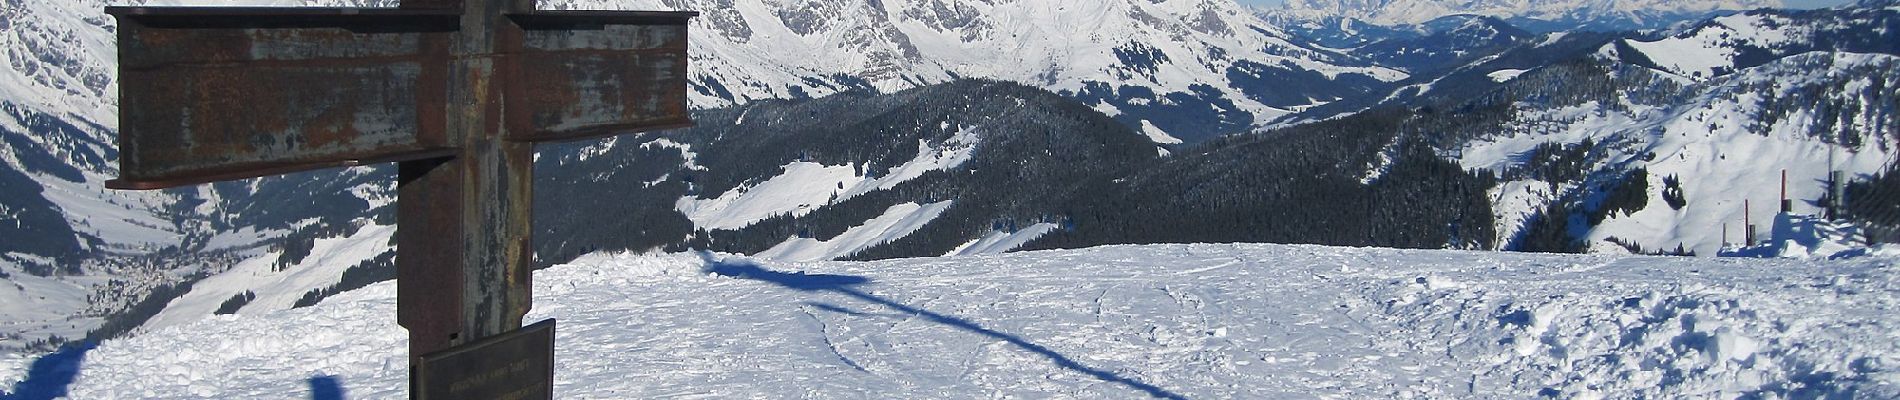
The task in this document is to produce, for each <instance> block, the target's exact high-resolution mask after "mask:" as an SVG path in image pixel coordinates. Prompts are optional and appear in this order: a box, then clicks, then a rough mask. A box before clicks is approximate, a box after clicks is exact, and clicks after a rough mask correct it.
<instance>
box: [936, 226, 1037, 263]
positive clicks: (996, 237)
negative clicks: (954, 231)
mask: <svg viewBox="0 0 1900 400" xmlns="http://www.w3.org/2000/svg"><path fill="white" fill-rule="evenodd" d="M1057 228H1061V226H1059V225H1056V224H1053V223H1048V222H1043V223H1038V224H1035V225H1030V226H1029V227H1027V228H1023V229H1019V230H1016V231H1015V232H1004V231H994V232H990V233H989V234H987V235H983V237H980V238H977V239H976V240H971V241H970V242H969V243H964V244H963V245H960V246H957V248H956V249H955V250H950V252H949V253H947V254H944V256H946V257H948V256H972V255H979V254H1003V253H1006V252H1009V251H1010V250H1015V249H1016V248H1019V247H1023V245H1025V244H1029V242H1030V241H1032V240H1036V239H1038V238H1041V237H1042V236H1043V235H1047V234H1049V232H1054V231H1055V230H1056V229H1057Z"/></svg>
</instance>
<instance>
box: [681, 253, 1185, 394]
mask: <svg viewBox="0 0 1900 400" xmlns="http://www.w3.org/2000/svg"><path fill="white" fill-rule="evenodd" d="M700 259H702V260H704V261H705V262H706V268H705V272H710V273H714V274H719V275H720V276H726V277H732V278H739V279H750V280H755V281H763V282H767V283H771V284H774V285H779V286H783V287H785V288H788V289H795V290H801V291H811V292H821V291H822V292H832V293H838V294H843V295H846V296H851V297H854V298H857V299H859V300H864V301H867V302H871V303H875V304H879V305H883V306H885V307H890V308H892V309H895V310H898V311H901V312H904V313H907V314H911V315H916V316H919V317H923V318H924V319H927V320H930V321H931V322H936V323H939V324H944V325H946V326H951V327H955V328H957V329H962V330H965V331H969V332H971V333H975V334H979V335H983V336H988V337H990V338H993V339H996V340H1001V341H1003V342H1007V343H1009V344H1013V345H1016V347H1020V348H1022V349H1023V350H1028V351H1029V352H1032V353H1036V354H1040V355H1042V356H1043V357H1048V358H1049V361H1052V362H1055V363H1056V365H1057V366H1061V367H1062V368H1066V369H1069V370H1072V371H1075V372H1080V373H1083V374H1087V375H1089V376H1093V377H1095V378H1096V379H1101V380H1103V381H1106V382H1114V383H1119V384H1122V385H1126V386H1128V387H1130V388H1134V389H1135V390H1140V391H1142V392H1146V393H1148V395H1150V396H1154V397H1157V398H1163V399H1186V398H1185V397H1181V395H1178V394H1174V393H1173V392H1169V391H1167V390H1165V389H1162V388H1160V387H1156V386H1155V385H1150V384H1147V383H1143V382H1141V381H1138V380H1134V379H1131V378H1127V377H1123V376H1121V375H1116V374H1115V373H1113V372H1108V371H1103V370H1099V369H1095V368H1090V367H1089V366H1087V365H1082V363H1080V362H1076V361H1075V360H1074V359H1071V358H1069V356H1065V355H1062V353H1057V352H1056V351H1055V350H1051V349H1049V348H1048V347H1044V346H1042V345H1039V344H1035V343H1033V342H1030V341H1028V340H1023V338H1021V337H1017V336H1015V335H1010V334H1007V333H1003V332H997V331H995V330H992V329H989V328H984V327H983V326H982V325H977V324H976V323H975V322H970V321H969V320H966V319H962V318H957V317H953V316H948V315H943V314H938V313H935V312H931V311H930V310H925V309H920V308H916V307H911V306H907V305H904V304H899V303H897V302H894V301H890V300H888V299H885V298H882V297H877V296H873V295H871V294H868V293H865V292H863V291H860V290H858V289H857V288H856V286H859V285H864V284H867V283H871V279H870V278H865V277H862V276H850V275H822V274H805V273H785V272H778V271H772V270H768V269H765V268H762V267H760V266H759V265H758V264H753V263H751V262H747V261H729V260H720V259H717V258H715V257H714V256H713V255H712V254H710V253H703V252H702V253H700Z"/></svg>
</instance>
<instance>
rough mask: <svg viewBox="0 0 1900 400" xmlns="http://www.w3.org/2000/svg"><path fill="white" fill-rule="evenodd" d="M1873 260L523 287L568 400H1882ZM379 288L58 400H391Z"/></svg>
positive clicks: (730, 265)
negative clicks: (312, 398)
mask: <svg viewBox="0 0 1900 400" xmlns="http://www.w3.org/2000/svg"><path fill="white" fill-rule="evenodd" d="M1896 264H1900V259H1896V258H1892V257H1885V258H1883V257H1864V258H1858V259H1853V260H1843V261H1811V260H1758V259H1695V258H1654V257H1631V256H1602V255H1599V256H1559V255H1533V254H1510V253H1483V252H1458V251H1410V250H1386V249H1351V248H1334V247H1319V246H1288V245H1155V246H1113V247H1103V248H1095V249H1085V250H1064V251H1045V252H1028V253H1014V254H1007V255H986V256H973V257H947V258H927V259H907V260H888V261H879V262H868V263H854V262H814V263H779V262H771V261H764V262H756V261H752V260H749V259H743V258H737V257H724V258H722V257H720V256H711V255H707V256H700V255H691V254H675V255H632V254H595V255H590V256H587V257H583V258H582V259H580V260H577V261H576V262H575V263H572V264H569V265H563V266H556V267H554V268H550V269H546V270H543V271H539V272H537V273H536V274H535V279H534V283H535V286H536V287H535V291H534V294H535V296H536V297H537V299H536V301H535V309H534V311H533V312H532V313H531V315H530V316H529V320H530V321H535V320H540V319H544V318H550V317H553V318H558V319H559V320H560V323H559V326H560V327H559V332H558V334H557V348H556V353H555V357H556V364H557V366H556V371H555V380H556V382H555V389H556V392H557V393H558V394H557V395H556V397H559V398H564V399H566V398H573V399H605V398H663V397H664V398H672V397H679V398H1001V397H1026V398H1090V399H1092V398H1139V397H1144V396H1145V395H1160V396H1178V397H1182V398H1474V397H1475V398H1531V397H1535V396H1539V395H1550V396H1556V397H1558V398H1593V397H1600V396H1602V397H1613V398H1636V397H1645V398H1681V397H1721V398H1731V397H1738V396H1743V395H1747V394H1751V393H1753V394H1764V395H1765V394H1775V395H1779V396H1781V397H1789V396H1792V395H1803V396H1805V395H1820V396H1827V395H1847V396H1853V397H1865V398H1893V397H1894V396H1900V387H1896V386H1895V383H1896V382H1900V356H1896V355H1897V354H1900V352H1897V350H1900V348H1896V347H1900V334H1897V333H1896V332H1900V329H1896V328H1900V327H1896V323H1900V318H1896V317H1895V314H1894V313H1893V309H1894V306H1895V299H1896V296H1895V294H1896V293H1900V291H1896V289H1897V288H1896V283H1897V282H1896V268H1895V267H1896ZM394 319H395V286H394V285H393V284H391V283H383V284H377V285H373V286H370V287H368V288H365V289H363V290H358V291H354V292H350V293H345V294H342V295H339V296H336V297H332V298H330V299H327V300H325V301H324V302H323V303H322V304H319V305H317V306H315V307H311V308H302V309H293V310H285V311H281V312H275V313H268V314H261V315H223V316H213V317H210V318H207V319H205V320H203V321H200V322H197V323H193V324H189V325H183V326H175V327H169V328H163V329H159V330H155V331H152V332H148V333H146V334H143V335H139V336H135V337H130V338H125V339H120V340H113V341H108V342H105V343H103V344H102V345H100V346H99V347H98V348H97V349H96V350H93V351H91V352H90V353H89V354H87V355H86V359H85V365H84V366H83V369H82V370H81V373H80V376H79V378H78V380H77V382H76V383H75V384H74V386H73V387H72V388H71V389H72V391H73V392H72V393H73V395H74V396H75V398H85V399H91V398H260V399H262V398H285V399H288V398H308V396H309V395H310V392H309V391H310V390H311V388H310V387H309V386H312V384H311V382H314V381H313V380H312V378H315V377H331V378H327V379H334V380H333V381H334V382H337V383H340V384H341V386H342V388H343V389H344V390H345V391H346V393H347V397H348V398H402V397H404V396H405V392H404V390H405V389H404V386H405V385H404V382H405V372H406V370H405V367H406V365H405V362H404V358H403V356H402V354H403V352H404V351H405V348H406V345H405V340H406V339H405V337H404V336H405V334H404V331H403V330H402V329H401V328H399V327H397V326H396V324H395V320H394Z"/></svg>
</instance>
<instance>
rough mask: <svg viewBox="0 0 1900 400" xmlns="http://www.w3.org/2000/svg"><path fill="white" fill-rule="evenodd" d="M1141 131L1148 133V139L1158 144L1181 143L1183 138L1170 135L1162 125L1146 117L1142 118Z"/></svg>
mask: <svg viewBox="0 0 1900 400" xmlns="http://www.w3.org/2000/svg"><path fill="white" fill-rule="evenodd" d="M1141 133H1142V134H1144V135H1148V140H1150V141H1153V142H1155V143H1158V144H1181V139H1179V138H1176V137H1174V135H1169V134H1168V131H1164V130H1161V127H1158V126H1155V124H1154V123H1153V122H1148V120H1145V119H1144V120H1141Z"/></svg>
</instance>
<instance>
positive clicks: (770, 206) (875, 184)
mask: <svg viewBox="0 0 1900 400" xmlns="http://www.w3.org/2000/svg"><path fill="white" fill-rule="evenodd" d="M981 132H982V131H981V129H980V128H976V127H958V130H957V131H956V132H955V133H953V134H952V135H951V137H950V138H949V139H946V140H944V141H943V144H942V145H941V146H938V145H932V144H931V143H930V142H929V141H923V140H920V141H918V142H917V156H916V157H914V158H912V159H911V160H910V161H906V162H904V163H903V164H901V165H898V166H896V167H892V168H890V169H889V170H887V171H885V172H884V173H882V174H878V176H877V177H875V178H873V177H869V176H863V175H858V173H857V171H858V170H859V169H860V168H859V167H857V166H856V165H855V164H847V165H839V166H828V165H823V164H819V163H813V162H803V161H801V162H794V163H792V164H790V165H786V166H785V168H784V172H783V173H781V174H779V175H778V176H774V177H772V178H771V179H767V180H765V181H764V182H760V183H758V184H756V185H745V186H740V187H737V188H733V189H732V190H728V191H726V192H725V193H722V194H720V195H719V197H715V198H711V199H700V198H697V197H695V196H687V197H683V198H680V199H679V201H678V202H676V203H674V209H676V210H679V212H680V213H681V214H685V215H686V218H687V219H690V220H692V221H693V224H694V225H695V226H698V227H700V228H705V229H726V230H734V229H739V228H744V227H746V226H750V225H752V224H754V223H757V222H759V221H761V220H764V219H766V218H771V217H773V216H778V215H791V216H795V217H796V216H804V215H805V214H807V213H810V212H812V211H813V210H816V209H818V208H819V207H823V206H825V205H827V204H830V203H831V202H833V201H845V200H848V199H851V198H853V197H857V196H858V195H862V194H865V193H870V192H875V191H879V190H890V189H891V188H894V187H897V185H898V184H902V183H904V182H909V181H910V180H912V179H917V178H918V177H921V176H923V175H924V174H925V173H928V172H930V171H948V170H951V169H955V168H957V167H959V166H962V165H963V163H964V162H967V161H970V158H971V157H972V156H974V155H975V153H976V148H977V145H978V144H979V142H981V140H982V135H981ZM682 146H683V145H682Z"/></svg>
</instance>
